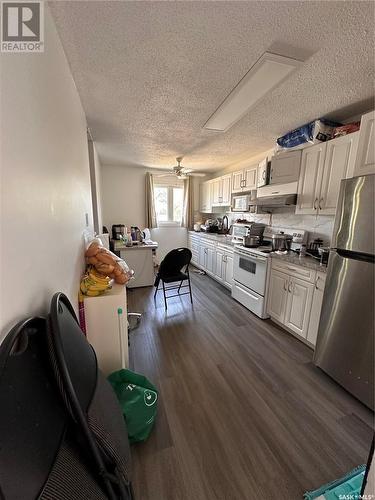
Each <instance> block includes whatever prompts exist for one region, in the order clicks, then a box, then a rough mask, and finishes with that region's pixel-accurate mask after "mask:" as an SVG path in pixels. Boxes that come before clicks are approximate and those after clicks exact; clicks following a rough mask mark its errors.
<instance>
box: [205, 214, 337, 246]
mask: <svg viewBox="0 0 375 500" xmlns="http://www.w3.org/2000/svg"><path fill="white" fill-rule="evenodd" d="M294 211H295V208H294V207H290V208H289V207H284V208H278V209H275V211H274V213H273V214H250V213H249V212H245V213H243V214H241V213H232V212H229V213H227V214H225V213H223V212H222V213H216V214H201V216H200V220H202V221H205V220H206V219H208V218H217V217H223V215H227V216H228V220H229V224H233V222H235V221H236V219H239V218H241V219H242V218H243V219H247V220H249V221H254V222H262V223H263V224H267V226H270V227H272V228H273V229H274V230H275V231H280V230H281V231H285V232H287V231H288V229H305V230H306V231H308V232H309V239H308V241H312V240H314V239H315V238H321V239H322V240H323V242H324V243H323V244H324V245H325V246H329V245H330V243H331V238H332V231H333V224H334V219H335V218H334V216H327V215H299V214H295V213H294Z"/></svg>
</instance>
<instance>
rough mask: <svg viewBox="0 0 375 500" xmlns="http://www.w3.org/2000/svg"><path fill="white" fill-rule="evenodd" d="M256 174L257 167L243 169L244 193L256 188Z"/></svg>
mask: <svg viewBox="0 0 375 500" xmlns="http://www.w3.org/2000/svg"><path fill="white" fill-rule="evenodd" d="M257 172H258V167H257V166H253V167H249V168H245V170H244V180H245V182H244V189H245V190H246V191H249V190H251V189H256V188H257Z"/></svg>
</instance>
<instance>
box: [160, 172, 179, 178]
mask: <svg viewBox="0 0 375 500" xmlns="http://www.w3.org/2000/svg"><path fill="white" fill-rule="evenodd" d="M172 175H175V173H174V172H169V173H167V174H158V175H157V177H171V176H172Z"/></svg>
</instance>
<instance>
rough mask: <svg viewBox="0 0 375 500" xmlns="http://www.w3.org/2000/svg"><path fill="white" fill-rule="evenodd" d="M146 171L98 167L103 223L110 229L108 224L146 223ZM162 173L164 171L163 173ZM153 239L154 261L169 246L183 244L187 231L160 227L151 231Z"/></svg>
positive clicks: (185, 244) (169, 248)
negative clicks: (155, 255) (154, 245)
mask: <svg viewBox="0 0 375 500" xmlns="http://www.w3.org/2000/svg"><path fill="white" fill-rule="evenodd" d="M147 171H150V172H153V173H157V171H155V170H147V169H146V168H143V167H126V166H121V165H119V166H117V165H116V166H113V165H104V166H103V167H102V176H101V177H102V210H103V224H104V225H105V226H107V228H108V229H109V231H111V228H112V224H125V225H126V226H138V227H139V228H141V229H142V228H144V227H145V225H146V209H145V203H146V194H145V175H146V172H147ZM164 173H165V172H164ZM151 237H152V239H153V240H155V241H157V242H158V243H159V248H158V250H157V257H158V260H159V261H161V260H162V259H163V258H164V256H165V255H166V254H167V253H168V252H169V251H170V250H172V249H173V248H177V247H186V246H187V231H186V229H185V228H183V227H162V228H157V229H153V230H152V231H151Z"/></svg>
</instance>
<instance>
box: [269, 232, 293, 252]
mask: <svg viewBox="0 0 375 500" xmlns="http://www.w3.org/2000/svg"><path fill="white" fill-rule="evenodd" d="M292 241H293V236H292V235H291V234H285V233H284V231H280V232H279V233H275V234H273V235H272V251H273V252H276V253H278V254H287V253H288V252H289V250H290V249H291V246H292Z"/></svg>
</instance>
